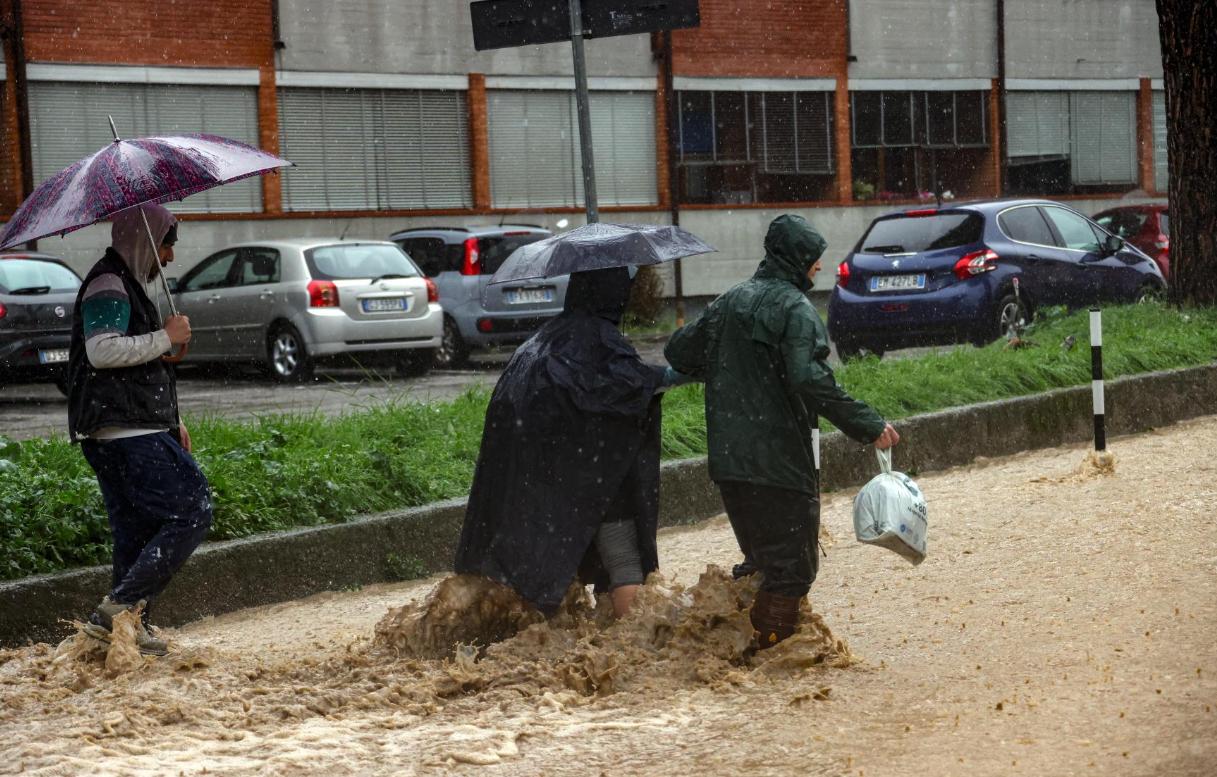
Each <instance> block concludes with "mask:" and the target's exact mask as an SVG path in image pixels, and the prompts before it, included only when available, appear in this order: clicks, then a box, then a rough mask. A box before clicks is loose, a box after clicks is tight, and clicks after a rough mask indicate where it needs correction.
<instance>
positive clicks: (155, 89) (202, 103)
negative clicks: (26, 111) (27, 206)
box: [30, 81, 262, 213]
mask: <svg viewBox="0 0 1217 777" xmlns="http://www.w3.org/2000/svg"><path fill="white" fill-rule="evenodd" d="M108 116H113V117H114V124H115V127H116V128H117V129H118V134H119V136H120V137H128V138H134V137H144V136H148V135H175V134H182V133H188V132H206V133H209V134H212V135H221V136H223V137H226V138H231V139H233V140H239V141H241V142H243V143H248V144H250V145H253V146H257V145H258V94H257V89H256V88H254V87H244V86H199V85H187V84H114V83H71V82H60V81H35V82H32V83H31V84H30V148H31V154H32V156H33V161H34V177H35V178H36V179H37V180H36V183H41V182H42V181H44V180H46V179H47V178H49V177H50V176H52V175H54V174H55V173H57V172H59V171H60V170H62V169H63V168H65V167H67V166H68V165H70V164H72V163H73V162H76V161H78V160H80V159H82V158H84V157H86V156H88V155H89V154H92V153H94V152H96V151H97V150H99V149H101V148H103V147H104V146H105V145H106V144H107V143H109V142H111V141H113V140H114V136H113V134H112V133H111V132H110V122H109V121H108V119H107V117H108ZM166 207H168V208H169V209H170V210H173V211H175V212H178V213H247V212H250V211H260V210H262V187H261V184H260V183H259V181H258V180H257V178H251V179H249V180H247V181H238V182H236V183H232V184H228V185H227V186H220V187H216V188H214V189H208V190H206V191H203V192H200V193H198V194H193V195H191V196H189V197H187V198H186V199H184V200H182V201H181V202H172V203H166Z"/></svg>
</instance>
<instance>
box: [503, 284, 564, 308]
mask: <svg viewBox="0 0 1217 777" xmlns="http://www.w3.org/2000/svg"><path fill="white" fill-rule="evenodd" d="M553 301H554V290H553V289H552V288H550V287H544V288H540V289H508V290H507V304H508V305H526V304H529V303H532V304H536V303H538V302H553Z"/></svg>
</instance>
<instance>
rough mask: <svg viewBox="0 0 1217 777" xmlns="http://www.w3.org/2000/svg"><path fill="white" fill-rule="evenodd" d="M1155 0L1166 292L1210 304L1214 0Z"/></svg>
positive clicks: (1215, 217)
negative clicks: (1166, 162) (1165, 168)
mask: <svg viewBox="0 0 1217 777" xmlns="http://www.w3.org/2000/svg"><path fill="white" fill-rule="evenodd" d="M1157 3H1158V34H1159V35H1160V37H1161V41H1162V71H1163V76H1164V80H1165V82H1166V125H1167V133H1166V138H1167V140H1166V145H1167V151H1168V155H1169V156H1168V158H1169V159H1170V218H1171V224H1170V232H1171V234H1170V242H1171V249H1170V250H1171V280H1170V285H1171V290H1170V298H1171V300H1172V301H1174V302H1175V303H1176V304H1180V305H1210V306H1211V305H1217V112H1215V109H1217V105H1215V102H1217V101H1214V99H1213V94H1214V93H1217V2H1212V0H1157Z"/></svg>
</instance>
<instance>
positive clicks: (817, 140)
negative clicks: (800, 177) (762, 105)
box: [795, 92, 833, 173]
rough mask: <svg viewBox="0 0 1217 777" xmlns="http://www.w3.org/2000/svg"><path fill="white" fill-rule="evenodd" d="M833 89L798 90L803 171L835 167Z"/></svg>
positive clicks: (800, 168) (819, 170)
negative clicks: (819, 90) (833, 151)
mask: <svg viewBox="0 0 1217 777" xmlns="http://www.w3.org/2000/svg"><path fill="white" fill-rule="evenodd" d="M830 95H831V93H830V92H796V93H795V101H796V106H797V118H798V132H797V133H796V135H797V137H796V140H797V141H798V152H799V164H798V172H800V173H831V172H832V171H833V156H832V145H833V134H832V105H831V103H829V98H830Z"/></svg>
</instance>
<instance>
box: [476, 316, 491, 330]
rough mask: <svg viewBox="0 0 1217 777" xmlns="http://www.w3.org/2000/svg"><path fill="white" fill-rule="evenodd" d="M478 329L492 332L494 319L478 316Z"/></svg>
mask: <svg viewBox="0 0 1217 777" xmlns="http://www.w3.org/2000/svg"><path fill="white" fill-rule="evenodd" d="M478 331H479V332H486V333H490V332H493V331H494V319H491V318H479V319H478Z"/></svg>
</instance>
